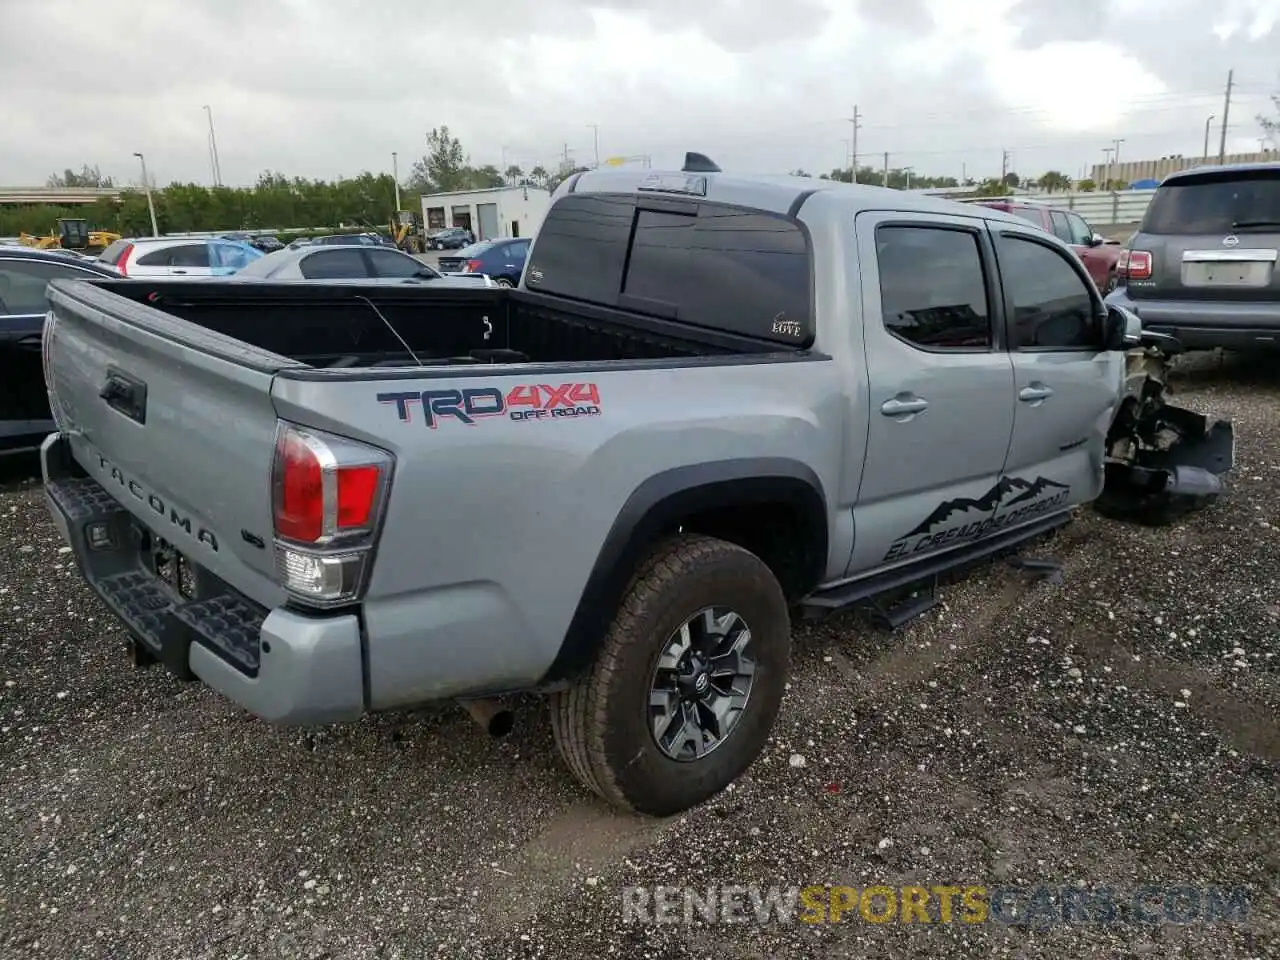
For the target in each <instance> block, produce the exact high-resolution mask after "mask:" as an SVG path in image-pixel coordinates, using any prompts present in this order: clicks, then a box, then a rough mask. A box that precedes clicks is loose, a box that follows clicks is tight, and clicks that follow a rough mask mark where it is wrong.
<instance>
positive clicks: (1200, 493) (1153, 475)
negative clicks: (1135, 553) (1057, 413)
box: [1095, 338, 1235, 526]
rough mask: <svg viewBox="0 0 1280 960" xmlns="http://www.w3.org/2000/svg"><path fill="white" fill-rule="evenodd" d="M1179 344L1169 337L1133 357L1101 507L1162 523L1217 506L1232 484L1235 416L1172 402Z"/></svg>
mask: <svg viewBox="0 0 1280 960" xmlns="http://www.w3.org/2000/svg"><path fill="white" fill-rule="evenodd" d="M1144 339H1147V338H1144ZM1176 352H1179V348H1178V347H1177V346H1176V345H1175V344H1170V343H1165V342H1164V338H1161V340H1160V342H1159V343H1158V344H1152V343H1150V342H1148V343H1147V344H1146V345H1144V346H1143V347H1141V348H1139V349H1136V350H1132V351H1130V352H1129V354H1128V357H1127V358H1126V386H1127V390H1126V397H1125V400H1124V402H1123V403H1122V404H1121V408H1120V412H1119V414H1118V415H1117V416H1116V418H1115V420H1114V422H1113V423H1112V426H1111V432H1110V433H1109V434H1108V436H1107V460H1106V468H1105V469H1106V484H1105V487H1104V488H1103V492H1102V496H1100V497H1099V498H1098V500H1097V502H1096V504H1095V505H1096V507H1097V509H1098V511H1099V512H1100V513H1103V514H1105V515H1107V516H1111V517H1114V518H1116V519H1124V520H1132V521H1136V522H1138V523H1143V524H1147V525H1152V526H1156V525H1162V524H1166V523H1171V522H1173V521H1174V520H1176V519H1178V518H1179V517H1182V516H1185V515H1186V514H1188V513H1192V512H1194V511H1196V510H1200V509H1203V508H1204V507H1207V506H1209V505H1210V504H1212V503H1213V502H1214V501H1216V500H1217V499H1218V497H1219V496H1221V494H1222V493H1223V491H1224V489H1225V484H1224V482H1223V476H1224V474H1226V473H1228V472H1229V471H1230V470H1231V468H1232V467H1233V466H1234V464H1235V433H1234V430H1233V429H1232V425H1231V422H1230V421H1226V420H1214V421H1210V420H1209V418H1207V417H1205V416H1203V415H1202V414H1199V413H1195V412H1194V411H1191V410H1187V409H1185V408H1183V407H1175V406H1173V405H1172V404H1170V403H1168V402H1166V399H1165V398H1166V393H1167V391H1168V387H1167V377H1168V363H1169V359H1170V357H1171V356H1172V355H1173V354H1174V353H1176Z"/></svg>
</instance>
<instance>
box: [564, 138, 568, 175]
mask: <svg viewBox="0 0 1280 960" xmlns="http://www.w3.org/2000/svg"><path fill="white" fill-rule="evenodd" d="M564 168H565V169H566V170H568V169H569V145H568V144H567V143H566V144H565V145H564Z"/></svg>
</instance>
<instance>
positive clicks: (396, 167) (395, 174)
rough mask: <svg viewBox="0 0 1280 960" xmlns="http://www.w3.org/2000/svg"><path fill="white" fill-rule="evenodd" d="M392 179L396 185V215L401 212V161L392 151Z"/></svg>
mask: <svg viewBox="0 0 1280 960" xmlns="http://www.w3.org/2000/svg"><path fill="white" fill-rule="evenodd" d="M391 179H392V180H394V181H395V183H396V213H399V212H400V161H399V159H398V158H397V157H396V152H395V151H394V150H392V151H391Z"/></svg>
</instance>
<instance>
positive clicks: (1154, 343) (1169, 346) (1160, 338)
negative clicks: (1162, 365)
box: [1139, 330, 1186, 357]
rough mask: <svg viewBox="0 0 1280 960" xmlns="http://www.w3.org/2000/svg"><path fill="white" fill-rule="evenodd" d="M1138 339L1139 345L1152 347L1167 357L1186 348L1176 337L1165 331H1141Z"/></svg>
mask: <svg viewBox="0 0 1280 960" xmlns="http://www.w3.org/2000/svg"><path fill="white" fill-rule="evenodd" d="M1139 340H1140V344H1141V346H1144V347H1154V348H1155V349H1156V350H1159V351H1160V352H1161V353H1163V354H1164V355H1165V356H1167V357H1171V356H1173V355H1174V354H1177V353H1182V352H1183V351H1184V350H1185V349H1186V348H1185V347H1183V345H1182V341H1181V340H1179V339H1178V338H1177V337H1171V336H1169V334H1167V333H1156V332H1155V331H1154V330H1144V331H1142V334H1141V336H1140V338H1139Z"/></svg>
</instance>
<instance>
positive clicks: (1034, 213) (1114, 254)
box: [977, 200, 1121, 296]
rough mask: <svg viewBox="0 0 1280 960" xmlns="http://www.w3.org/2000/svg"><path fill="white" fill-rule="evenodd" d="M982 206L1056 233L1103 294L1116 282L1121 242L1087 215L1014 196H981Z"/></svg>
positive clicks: (979, 202)
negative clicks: (1096, 226) (1098, 229)
mask: <svg viewBox="0 0 1280 960" xmlns="http://www.w3.org/2000/svg"><path fill="white" fill-rule="evenodd" d="M977 202H978V204H979V205H980V206H984V207H991V208H992V209H995V210H1003V211H1004V212H1005V213H1012V214H1013V215H1014V216H1018V217H1022V219H1024V220H1030V221H1031V222H1032V223H1034V224H1036V225H1037V226H1038V227H1040V228H1041V229H1043V230H1047V231H1048V232H1049V233H1052V234H1053V235H1054V236H1056V237H1057V238H1058V239H1059V240H1061V241H1063V242H1064V243H1069V244H1071V249H1073V250H1074V251H1075V252H1076V255H1077V256H1079V257H1080V260H1081V262H1082V263H1083V264H1084V267H1085V269H1086V270H1088V271H1089V276H1091V277H1092V278H1093V282H1094V283H1095V284H1096V285H1097V287H1098V289H1099V290H1100V291H1102V293H1103V295H1104V296H1105V295H1106V294H1108V293H1110V292H1111V291H1112V289H1113V288H1114V287H1115V285H1116V261H1118V260H1119V259H1120V246H1121V245H1120V243H1119V242H1118V241H1116V240H1107V239H1105V238H1104V237H1103V236H1102V235H1101V234H1098V233H1095V232H1094V230H1093V228H1092V227H1091V226H1089V224H1088V223H1086V222H1085V219H1084V217H1082V216H1080V214H1078V213H1073V212H1072V211H1070V210H1063V209H1062V208H1061V207H1050V206H1047V205H1045V204H1040V203H1018V202H1017V201H1014V200H979V201H977Z"/></svg>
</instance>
